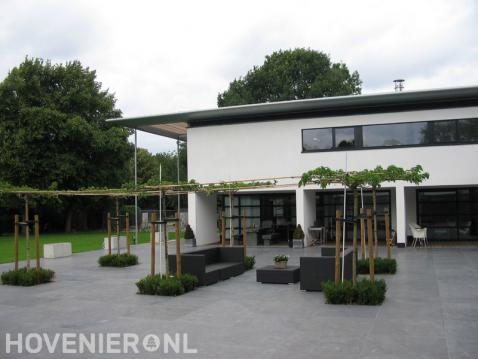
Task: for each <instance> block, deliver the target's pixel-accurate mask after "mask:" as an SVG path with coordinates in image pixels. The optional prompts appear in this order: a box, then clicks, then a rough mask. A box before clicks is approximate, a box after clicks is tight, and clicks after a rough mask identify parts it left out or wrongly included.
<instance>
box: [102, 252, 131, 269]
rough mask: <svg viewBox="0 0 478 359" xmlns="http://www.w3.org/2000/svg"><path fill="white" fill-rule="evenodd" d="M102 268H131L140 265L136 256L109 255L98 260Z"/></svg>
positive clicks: (125, 254) (124, 254) (126, 254)
mask: <svg viewBox="0 0 478 359" xmlns="http://www.w3.org/2000/svg"><path fill="white" fill-rule="evenodd" d="M98 263H99V265H100V266H102V267H129V266H134V265H136V264H138V257H137V256H135V255H134V254H128V253H123V254H107V255H105V256H102V257H100V258H99V259H98Z"/></svg>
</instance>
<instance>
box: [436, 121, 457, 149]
mask: <svg viewBox="0 0 478 359" xmlns="http://www.w3.org/2000/svg"><path fill="white" fill-rule="evenodd" d="M430 127H433V136H432V142H433V143H442V142H455V141H456V121H455V120H450V121H434V122H433V123H432V126H430Z"/></svg>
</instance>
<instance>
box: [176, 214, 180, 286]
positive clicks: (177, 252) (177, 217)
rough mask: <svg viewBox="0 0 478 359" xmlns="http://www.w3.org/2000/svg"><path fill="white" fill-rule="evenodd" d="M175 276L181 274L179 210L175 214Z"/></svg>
mask: <svg viewBox="0 0 478 359" xmlns="http://www.w3.org/2000/svg"><path fill="white" fill-rule="evenodd" d="M175 222H176V223H175V225H176V277H179V276H180V275H181V238H180V236H181V234H180V229H179V224H180V219H179V212H178V213H177V214H176V221H175Z"/></svg>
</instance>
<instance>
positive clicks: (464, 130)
mask: <svg viewBox="0 0 478 359" xmlns="http://www.w3.org/2000/svg"><path fill="white" fill-rule="evenodd" d="M458 135H459V140H460V141H462V142H476V141H478V119H476V118H474V119H466V120H458Z"/></svg>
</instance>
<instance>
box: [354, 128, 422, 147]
mask: <svg viewBox="0 0 478 359" xmlns="http://www.w3.org/2000/svg"><path fill="white" fill-rule="evenodd" d="M427 127H428V126H427V123H426V122H411V123H396V124H387V125H372V126H363V146H364V147H382V146H403V145H418V144H426V143H427V133H428V128H427Z"/></svg>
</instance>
